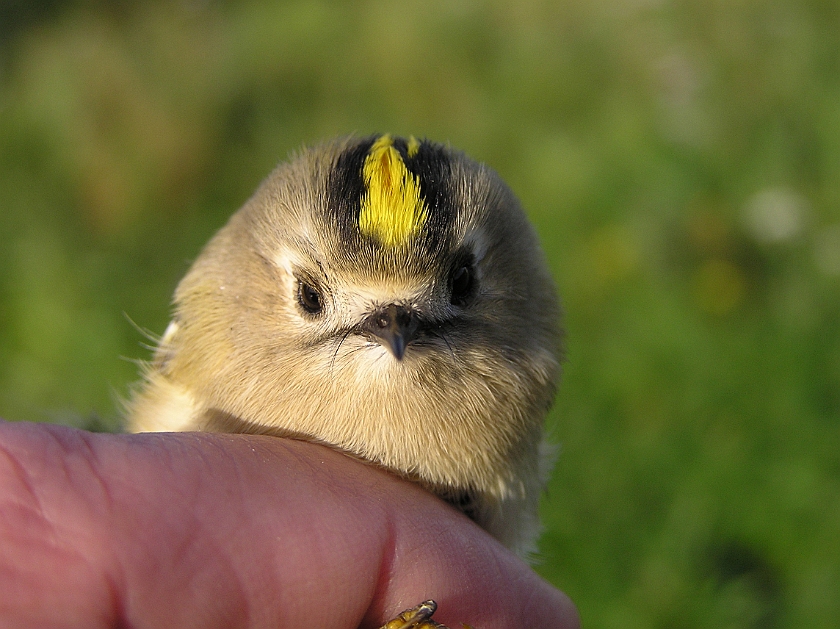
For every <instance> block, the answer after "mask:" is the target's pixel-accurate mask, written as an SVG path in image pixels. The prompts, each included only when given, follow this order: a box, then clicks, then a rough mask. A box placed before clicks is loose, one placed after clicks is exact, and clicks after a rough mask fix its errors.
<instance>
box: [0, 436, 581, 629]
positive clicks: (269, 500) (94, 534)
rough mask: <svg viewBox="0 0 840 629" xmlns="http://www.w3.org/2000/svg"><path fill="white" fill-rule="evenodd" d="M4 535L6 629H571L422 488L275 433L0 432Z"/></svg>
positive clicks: (503, 557)
mask: <svg viewBox="0 0 840 629" xmlns="http://www.w3.org/2000/svg"><path fill="white" fill-rule="evenodd" d="M0 539H1V540H3V543H2V544H0V583H3V587H2V588H0V625H2V626H4V627H62V628H70V627H85V628H95V627H137V628H140V627H184V628H186V627H202V629H211V628H213V627H219V628H222V627H225V628H238V627H243V628H245V627H266V628H279V627H323V628H325V629H330V628H339V627H341V628H347V629H353V628H355V627H364V628H368V627H373V628H375V627H379V626H380V625H382V624H383V623H384V622H386V621H388V620H389V619H391V618H393V617H394V616H395V615H396V614H397V613H399V612H400V611H402V610H404V609H406V608H408V607H412V606H414V605H416V604H417V603H419V602H420V601H421V600H422V599H423V598H427V597H430V596H431V597H434V598H435V599H436V600H437V602H438V604H439V608H438V612H437V613H436V614H435V620H437V621H438V622H442V623H445V624H447V625H449V626H450V627H460V626H461V624H460V623H461V622H465V623H469V624H470V625H472V626H474V627H476V628H477V629H502V628H510V629H513V628H517V629H519V628H522V627H558V628H564V629H576V628H578V627H579V621H578V618H577V613H576V610H575V608H574V606H573V605H572V603H571V602H570V601H569V599H568V598H567V597H566V596H565V595H563V594H562V593H561V592H559V591H558V590H556V589H555V588H553V587H552V586H550V585H549V584H548V583H546V582H545V581H543V580H542V579H541V578H540V577H539V576H537V575H536V574H535V573H534V572H533V571H532V570H531V569H530V568H528V566H526V565H525V564H524V563H523V562H522V561H521V560H519V559H518V558H517V557H516V556H515V555H513V554H512V553H511V552H510V551H509V550H507V549H505V548H504V547H503V546H502V545H501V544H499V543H498V542H497V541H495V540H494V539H493V538H491V537H490V536H489V535H488V534H487V533H486V532H484V531H483V530H481V529H480V528H479V527H478V526H476V525H475V524H474V523H473V522H471V521H470V520H469V519H467V518H466V517H465V516H464V515H462V514H461V513H459V512H457V511H456V510H454V509H453V508H451V507H449V506H448V505H446V504H445V503H443V502H442V501H440V500H439V499H437V498H436V497H434V496H432V495H431V494H429V493H427V492H426V491H424V490H423V489H422V488H420V487H418V486H417V485H415V484H412V483H409V482H405V481H403V480H401V479H399V478H397V477H395V476H393V475H391V474H389V473H386V472H384V471H382V470H379V469H377V468H374V467H372V466H369V465H366V464H364V463H361V462H359V461H357V460H354V459H351V458H349V457H347V456H345V455H343V454H340V453H338V452H336V451H333V450H331V449H329V448H326V447H323V446H319V445H315V444H312V443H305V442H300V441H293V440H288V439H280V438H276V437H265V436H254V435H225V434H209V433H203V434H202V433H162V434H140V435H105V434H92V433H88V432H84V431H80V430H75V429H70V428H63V427H57V426H49V425H35V424H25V423H0Z"/></svg>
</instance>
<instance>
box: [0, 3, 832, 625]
mask: <svg viewBox="0 0 840 629" xmlns="http://www.w3.org/2000/svg"><path fill="white" fill-rule="evenodd" d="M351 131H356V132H360V133H369V132H373V131H391V132H395V133H400V134H409V133H411V134H415V135H419V136H427V137H429V138H432V139H436V140H442V141H450V142H451V143H452V144H453V145H455V146H458V147H460V148H463V149H464V150H466V151H467V152H468V153H470V154H471V155H473V156H474V157H476V158H478V159H481V160H483V161H486V162H488V163H489V164H491V165H492V166H493V167H495V168H496V169H497V170H498V171H499V172H500V173H501V175H502V176H503V177H504V178H505V179H506V180H507V181H508V182H509V183H510V184H511V186H512V187H513V189H514V190H515V191H516V192H517V193H518V194H519V195H520V196H521V198H522V200H523V202H524V204H525V206H526V208H527V209H528V211H529V213H530V214H531V216H532V218H533V220H534V221H535V223H536V224H537V226H538V228H539V230H540V233H541V235H542V238H543V240H544V243H545V245H546V248H547V249H548V252H549V256H550V260H551V264H552V267H553V270H554V272H555V275H556V278H557V282H558V286H559V288H560V291H561V293H562V295H563V299H564V302H565V306H566V313H567V314H566V325H567V329H568V357H567V362H566V365H565V375H564V382H563V385H562V388H561V393H560V396H559V399H558V404H557V408H556V409H555V411H554V413H553V414H552V416H551V418H550V425H551V430H552V434H553V436H554V438H555V440H556V441H558V442H560V443H561V444H562V450H563V453H562V456H561V458H560V460H559V463H558V466H557V468H556V472H555V475H554V478H553V480H552V482H551V485H550V487H549V492H548V495H547V499H546V501H545V504H544V519H545V523H546V529H547V530H546V533H545V536H544V538H543V544H542V550H543V562H542V564H541V565H540V566H539V567H538V569H539V570H540V571H541V572H542V573H543V574H544V575H545V576H546V577H547V578H549V579H550V580H552V581H553V582H554V583H556V584H557V585H558V586H560V587H562V588H563V589H565V590H566V591H567V592H568V593H569V594H570V595H571V596H572V597H573V599H574V600H575V601H576V602H577V603H578V605H579V606H580V609H581V612H582V615H583V618H584V624H585V626H587V627H589V628H590V629H597V628H616V629H618V628H620V629H633V628H636V627H661V628H668V627H691V628H694V627H697V628H700V627H709V628H712V627H714V628H716V629H719V628H721V627H724V628H726V627H733V628H734V627H809V628H812V629H816V628H820V627H836V626H837V622H838V621H837V619H838V618H840V597H838V592H840V535H839V534H838V531H840V460H839V459H838V457H840V455H839V454H838V453H840V325H838V321H839V320H840V299H839V298H840V5H838V4H837V3H836V2H833V1H829V0H824V1H820V0H767V1H758V0H702V1H701V0H695V1H689V0H683V1H679V0H673V1H667V0H559V1H554V2H537V1H535V0H529V1H525V0H523V1H519V2H509V1H501V0H500V1H497V2H487V3H484V2H477V1H470V0H458V1H454V2H452V1H446V2H444V1H440V0H432V1H429V2H424V3H390V2H386V1H384V0H383V1H373V0H371V1H367V2H353V3H351V2H344V3H342V2H328V1H324V2H271V1H269V0H264V1H259V0H254V1H252V2H230V3H223V2H200V1H198V0H196V1H193V2H186V1H185V2H163V1H162V0H160V1H157V2H143V3H141V2H128V1H125V0H124V1H122V2H104V1H98V2H97V1H93V0H89V1H83V0H77V1H73V0H51V1H47V2H24V1H23V0H12V1H10V0H3V1H2V2H0V207H1V208H2V209H0V236H2V240H0V242H2V243H3V244H2V246H0V414H2V416H5V417H7V418H14V419H30V420H53V421H64V422H68V423H73V424H76V425H82V426H86V427H92V428H112V429H113V428H114V427H116V426H117V425H118V413H119V411H118V405H117V404H115V400H116V399H117V398H118V397H120V396H125V395H126V394H127V391H128V383H129V382H131V381H132V380H133V379H134V378H135V377H136V366H135V365H134V364H133V362H132V360H136V359H139V358H145V357H146V356H147V355H148V352H147V350H145V349H144V348H143V347H142V343H143V340H144V339H143V335H142V334H141V333H140V332H138V331H137V330H136V329H135V327H134V326H133V325H132V323H131V322H130V321H129V320H128V319H129V318H130V320H131V321H133V322H135V323H136V325H137V326H140V327H142V328H144V329H149V330H151V331H153V332H156V333H160V332H162V330H163V329H164V327H165V325H166V321H167V315H168V299H169V296H170V295H171V293H172V290H173V289H174V287H175V284H176V282H177V280H178V278H179V277H180V276H181V275H182V274H183V273H184V271H185V270H186V268H187V267H188V264H189V260H190V259H191V258H193V257H194V256H195V255H196V254H197V252H198V251H199V250H200V248H201V245H202V244H203V243H204V242H205V241H206V240H207V238H208V237H209V236H210V235H211V234H212V233H213V232H214V230H216V229H217V228H218V227H219V226H221V225H222V224H223V222H224V221H225V219H226V217H227V216H228V215H229V214H230V213H231V212H232V211H233V210H235V209H236V208H237V207H238V206H239V205H240V204H241V203H242V202H243V201H244V200H245V199H246V198H247V197H248V195H249V194H250V193H251V191H252V190H253V189H254V188H255V187H256V185H257V184H258V183H259V181H260V179H261V178H262V177H264V176H265V175H266V174H267V173H268V172H269V171H270V169H271V168H272V167H273V166H274V165H275V163H276V162H278V161H279V160H281V159H283V158H285V157H286V156H287V155H288V153H289V152H290V151H292V150H294V149H296V148H297V147H299V146H301V145H302V144H304V143H312V142H315V141H317V140H318V139H321V138H324V137H329V136H333V135H337V134H343V133H347V132H351Z"/></svg>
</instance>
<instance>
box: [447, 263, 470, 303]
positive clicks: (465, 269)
mask: <svg viewBox="0 0 840 629" xmlns="http://www.w3.org/2000/svg"><path fill="white" fill-rule="evenodd" d="M450 283H451V286H452V293H451V295H452V296H451V297H450V299H451V301H452V303H453V304H455V305H456V306H463V305H466V303H467V301H469V299H470V297H472V295H473V292H474V288H475V271H473V268H472V267H471V266H469V265H466V264H465V265H462V266H458V267H456V268H455V270H454V271H453V272H452V277H451V279H450Z"/></svg>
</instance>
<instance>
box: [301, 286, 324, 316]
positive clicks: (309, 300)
mask: <svg viewBox="0 0 840 629" xmlns="http://www.w3.org/2000/svg"><path fill="white" fill-rule="evenodd" d="M298 302H300V305H301V307H302V308H303V309H304V310H305V311H306V312H308V313H309V314H313V315H314V314H320V312H321V310H322V309H323V307H324V304H323V300H322V298H321V293H320V292H319V291H318V289H317V288H315V287H314V286H313V285H312V284H310V283H308V282H305V281H303V280H300V281H299V282H298Z"/></svg>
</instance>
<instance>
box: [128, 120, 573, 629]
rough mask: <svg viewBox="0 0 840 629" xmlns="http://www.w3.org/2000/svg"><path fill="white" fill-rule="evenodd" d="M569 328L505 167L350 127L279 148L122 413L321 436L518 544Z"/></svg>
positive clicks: (197, 268) (196, 268)
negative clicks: (307, 145)
mask: <svg viewBox="0 0 840 629" xmlns="http://www.w3.org/2000/svg"><path fill="white" fill-rule="evenodd" d="M561 345H562V333H561V330H560V309H559V305H558V302H557V298H556V293H555V289H554V284H553V282H552V279H551V276H550V273H549V271H548V267H547V264H546V261H545V258H544V255H543V253H542V250H541V249H540V246H539V243H538V240H537V237H536V234H535V233H534V230H533V228H532V227H531V225H530V223H529V222H528V220H527V218H526V216H525V214H524V212H523V211H522V209H521V207H520V205H519V203H518V201H517V200H516V198H515V197H514V195H513V193H512V192H511V191H510V189H509V188H508V187H507V186H506V185H505V184H504V183H503V182H502V180H501V179H500V178H499V176H498V175H497V174H496V173H494V172H493V171H492V170H491V169H490V168H489V167H487V166H485V165H483V164H480V163H477V162H475V161H473V160H471V159H470V158H468V157H467V156H466V155H464V154H463V153H461V152H459V151H457V150H454V149H452V148H450V147H448V146H444V145H441V144H436V143H433V142H430V141H428V140H422V141H420V140H417V139H415V138H414V137H408V138H401V137H394V136H391V135H389V134H384V135H376V136H371V137H366V138H356V137H348V138H341V139H338V140H334V141H331V142H327V143H324V144H322V145H320V146H317V147H315V148H311V149H308V150H304V151H302V152H301V153H300V154H299V155H297V156H296V157H294V158H293V159H292V160H291V161H289V162H287V163H284V164H281V165H280V166H278V167H277V168H276V169H275V170H274V172H273V173H271V174H270V175H269V177H268V178H267V179H266V180H265V181H264V182H263V183H262V184H261V185H260V187H259V188H258V189H257V191H256V193H255V194H254V195H253V196H252V197H251V199H250V200H248V201H247V202H246V203H245V205H244V206H243V207H242V208H241V209H240V210H239V211H238V212H236V213H235V214H234V215H233V216H232V217H231V219H230V220H229V222H228V223H227V225H225V226H224V227H223V228H222V229H221V230H220V231H219V232H218V233H217V234H216V235H215V236H214V237H213V238H212V239H211V240H210V242H209V243H208V244H207V246H206V247H205V249H204V250H203V252H202V253H201V254H200V255H199V257H198V258H197V259H196V261H195V263H194V264H193V265H192V268H191V269H190V270H189V271H188V272H187V274H186V276H185V277H184V278H183V280H182V281H181V282H180V284H179V285H178V287H177V289H176V291H175V297H174V315H173V318H172V321H171V323H170V324H169V326H168V327H167V329H166V332H165V333H164V335H163V337H162V338H161V339H160V342H159V344H158V347H157V349H156V351H155V354H154V358H153V360H152V361H151V362H150V363H149V364H148V365H147V366H146V367H145V369H144V378H143V381H142V382H141V383H140V385H139V386H138V388H137V390H136V391H135V394H134V396H133V398H132V399H131V400H130V401H129V403H128V412H127V424H128V427H129V430H131V431H135V432H144V431H184V430H203V431H217V432H242V433H258V434H274V435H280V436H287V437H293V438H299V439H307V440H310V441H315V442H319V443H324V444H329V445H331V446H332V447H334V448H337V449H339V450H341V451H344V452H347V453H351V454H352V455H354V456H356V457H360V458H362V459H364V460H367V461H369V462H371V463H373V464H376V465H378V466H381V467H383V468H385V469H388V470H390V471H392V472H394V473H396V474H398V475H400V476H402V477H404V478H408V479H411V480H413V481H415V482H417V483H419V484H421V485H422V486H424V487H425V488H427V489H428V490H430V491H431V492H433V493H435V494H437V495H438V496H440V497H441V498H442V499H444V500H445V501H447V502H449V503H451V504H452V505H454V506H455V507H456V508H458V509H460V510H461V511H463V512H464V513H465V514H466V515H468V516H469V517H470V518H472V519H473V520H474V521H475V522H476V523H478V524H479V525H480V526H481V527H483V528H484V529H486V530H487V531H488V532H489V533H490V534H492V535H493V536H494V537H496V538H497V539H498V540H499V541H500V542H502V543H503V544H504V545H506V546H508V547H509V548H511V549H512V550H513V551H515V552H516V553H518V554H519V555H520V556H523V557H527V556H528V555H529V553H531V552H532V551H533V550H534V549H535V541H536V537H537V535H538V532H539V522H538V517H537V503H538V499H539V495H540V492H541V489H542V487H543V484H544V482H545V479H546V477H547V474H548V471H549V468H550V465H551V463H552V459H553V456H552V455H551V448H550V447H548V446H546V445H544V437H543V422H544V419H545V415H546V413H547V411H548V410H549V407H550V406H551V404H552V401H553V398H554V393H555V390H556V386H557V379H558V375H559V359H560V354H561ZM429 604H431V607H430V606H429ZM423 605H426V607H423ZM429 609H431V611H432V612H433V611H434V604H433V602H430V601H427V602H426V603H423V604H421V605H420V606H418V607H417V608H415V609H414V610H408V612H413V613H415V616H416V617H417V618H418V619H420V620H418V621H417V622H418V623H419V622H421V621H422V622H427V623H433V621H430V620H427V619H428V618H429V617H430V615H431V614H430V613H429V611H428V610H429ZM417 610H420V611H419V612H418V611H417ZM408 612H404V613H408ZM392 622H396V620H395V621H392ZM415 624H417V623H415ZM388 626H390V625H388ZM395 626H396V625H395ZM405 626H415V625H409V624H406V625H405ZM417 626H420V625H419V624H417ZM424 626H425V625H424ZM428 626H433V625H432V624H428ZM434 626H437V625H434Z"/></svg>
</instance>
